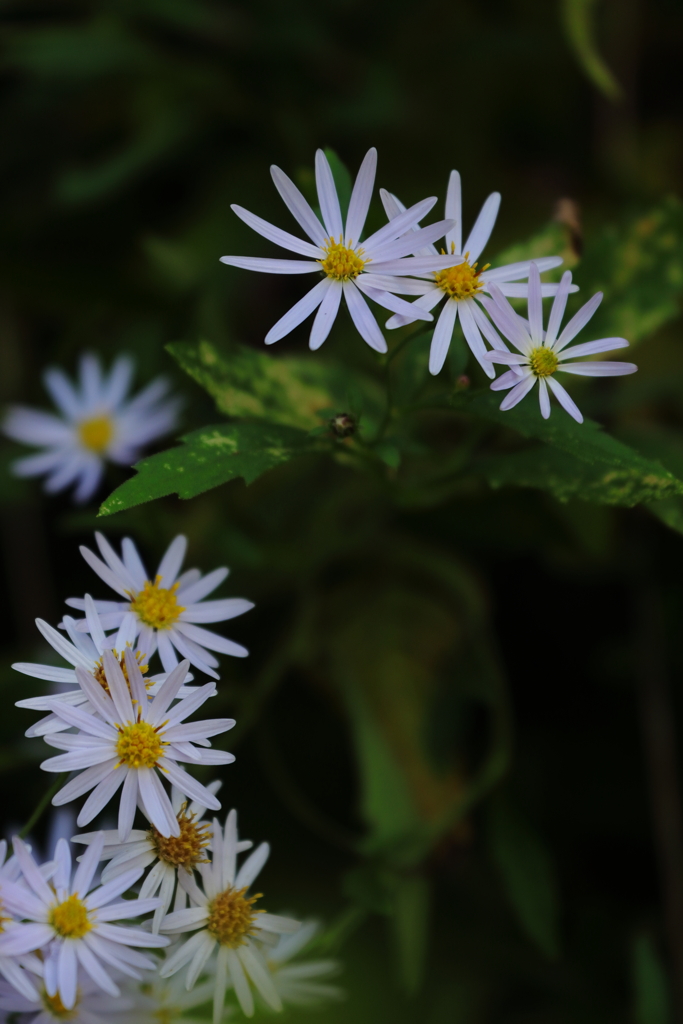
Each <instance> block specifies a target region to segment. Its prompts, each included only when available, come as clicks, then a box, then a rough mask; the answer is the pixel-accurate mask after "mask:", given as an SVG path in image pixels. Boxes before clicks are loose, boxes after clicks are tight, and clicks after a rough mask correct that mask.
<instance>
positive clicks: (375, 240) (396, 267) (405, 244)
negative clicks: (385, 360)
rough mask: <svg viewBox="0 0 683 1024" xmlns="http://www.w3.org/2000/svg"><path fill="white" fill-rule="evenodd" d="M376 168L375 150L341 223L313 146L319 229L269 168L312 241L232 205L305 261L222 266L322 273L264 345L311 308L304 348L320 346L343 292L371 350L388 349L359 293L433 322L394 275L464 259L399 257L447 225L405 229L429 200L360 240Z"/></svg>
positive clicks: (233, 259) (326, 171) (330, 182)
mask: <svg viewBox="0 0 683 1024" xmlns="http://www.w3.org/2000/svg"><path fill="white" fill-rule="evenodd" d="M376 167H377V150H376V149H370V150H368V152H367V154H366V156H365V159H364V160H363V163H362V164H361V166H360V170H359V171H358V176H357V177H356V182H355V185H354V187H353V192H352V194H351V201H350V203H349V211H348V214H347V217H346V224H344V223H343V221H342V214H341V208H340V206H339V199H338V197H337V188H336V185H335V183H334V178H333V176H332V170H331V168H330V165H329V162H328V160H327V157H326V156H325V154H324V153H323V151H322V150H320V149H319V150H318V151H317V153H316V154H315V180H316V187H317V191H318V202H319V203H320V210H321V212H322V219H323V223H324V226H323V224H321V223H320V220H319V219H318V217H317V216H316V214H315V213H314V212H313V210H312V209H311V207H310V206H309V204H308V203H307V202H306V200H305V199H304V197H303V195H302V194H301V192H300V191H299V189H298V188H297V187H296V185H295V184H294V183H293V182H292V181H291V180H290V179H289V178H288V177H287V175H286V174H285V173H284V172H283V171H281V170H280V168H279V167H274V166H273V167H271V169H270V172H271V175H272V177H273V181H274V183H275V187H276V189H277V190H278V192H279V193H280V196H281V197H282V199H283V200H284V203H285V205H286V206H287V208H288V209H289V211H290V213H291V214H292V216H293V217H294V219H295V220H296V221H297V222H298V224H299V225H300V226H301V227H302V228H303V229H304V231H305V232H306V234H307V235H308V237H309V238H310V239H311V241H310V242H307V241H304V240H303V239H301V238H297V237H296V235H290V233H289V232H288V231H283V230H282V229H281V228H278V227H275V225H273V224H269V223H268V221H265V220H262V219H261V217H256V216H255V215H254V214H253V213H249V211H248V210H245V209H243V208H242V207H241V206H233V207H232V209H233V210H234V211H235V213H236V214H237V216H238V217H240V218H241V219H242V220H243V221H244V222H245V224H248V225H249V227H250V228H253V229H254V231H257V232H258V233H259V234H260V235H263V237H264V238H268V239H269V240H270V241H271V242H275V244H276V245H279V246H281V247H282V248H283V249H289V250H290V251H291V252H295V253H298V254H299V255H300V256H306V257H308V258H307V259H306V260H278V259H260V258H255V257H250V256H222V257H221V262H222V263H227V264H229V265H230V266H231V267H242V268H244V269H245V270H258V271H261V272H262V273H266V274H316V273H320V272H322V273H323V275H324V277H323V279H322V281H320V282H319V283H318V284H316V285H315V287H314V288H312V289H311V291H310V292H307V294H306V295H304V297H303V299H300V300H299V301H298V302H297V303H296V304H295V305H294V306H292V308H291V309H290V310H289V311H288V312H287V313H285V315H284V316H283V317H281V319H280V320H278V322H277V323H276V324H275V325H274V327H271V329H270V330H269V331H268V334H267V335H266V338H265V342H266V345H272V344H273V342H275V341H279V340H280V338H284V336H285V335H286V334H289V332H290V331H293V330H294V328H295V327H298V325H299V324H300V323H302V322H303V321H304V320H305V319H306V317H307V316H309V315H310V314H311V313H313V312H314V310H316V309H317V310H318V313H317V315H316V318H315V320H314V321H313V327H312V329H311V336H310V339H309V346H310V347H311V348H312V349H318V348H320V346H321V345H322V343H323V342H324V341H325V339H326V338H327V336H328V334H329V333H330V330H331V329H332V324H333V323H334V321H335V318H336V316H337V313H338V312H339V306H340V303H341V300H342V295H343V296H344V298H345V299H346V304H347V306H348V309H349V313H350V314H351V319H352V320H353V322H354V324H355V326H356V330H357V331H358V333H359V334H360V336H361V337H362V338H363V340H364V341H366V342H367V343H368V345H369V346H370V347H371V348H374V349H375V350H376V351H377V352H386V350H387V343H386V341H385V340H384V336H383V334H382V332H381V331H380V329H379V327H378V325H377V321H376V320H375V318H374V316H373V315H372V313H371V312H370V309H369V307H368V305H367V303H366V302H365V299H364V298H363V295H366V296H367V297H368V298H369V299H372V300H373V301H374V302H377V303H378V304H379V305H380V306H384V307H385V308H386V309H390V310H391V311H392V312H394V313H407V314H408V315H409V316H410V317H411V319H412V320H415V319H418V318H420V319H423V320H431V319H432V316H431V314H430V313H428V312H427V311H426V310H421V309H417V310H416V309H415V308H414V307H413V306H411V305H410V303H408V302H406V301H405V300H404V299H400V298H398V297H397V296H396V295H393V294H391V293H392V292H395V291H405V290H406V289H405V287H404V286H403V285H402V282H401V280H400V278H401V277H402V276H404V275H407V274H417V273H425V272H427V271H432V270H443V269H444V268H446V267H451V266H454V265H455V264H457V263H461V262H462V258H461V257H460V256H455V257H453V256H446V257H445V256H436V255H429V256H423V257H418V258H409V259H405V258H404V257H406V256H407V255H408V253H410V252H412V251H413V250H414V249H415V248H416V247H419V246H420V245H427V244H428V243H429V242H434V241H436V239H437V238H440V237H441V236H442V235H443V233H444V231H445V230H447V229H448V228H450V227H451V225H450V224H449V223H448V222H447V221H439V222H438V223H437V224H430V225H429V227H426V228H420V229H419V230H418V231H417V232H416V233H412V232H411V233H410V234H406V232H410V230H411V228H413V227H414V226H415V225H416V224H417V223H418V222H419V221H420V220H422V218H423V217H425V216H426V215H427V213H429V211H430V210H431V208H432V206H433V205H434V203H435V202H436V199H435V198H431V199H423V200H422V202H420V203H416V204H415V206H411V208H410V209H409V210H406V211H405V212H403V213H402V214H401V216H400V217H396V218H395V220H392V221H391V222H390V223H389V224H385V225H384V227H382V228H380V229H379V231H375V232H374V234H372V235H370V237H369V238H366V239H365V241H363V242H362V243H361V234H362V232H363V227H364V225H365V220H366V217H367V214H368V209H369V206H370V200H371V199H372V189H373V186H374V182H375V170H376ZM311 243H313V244H311ZM413 294H416V293H413Z"/></svg>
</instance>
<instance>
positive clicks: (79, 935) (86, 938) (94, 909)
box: [0, 833, 168, 1010]
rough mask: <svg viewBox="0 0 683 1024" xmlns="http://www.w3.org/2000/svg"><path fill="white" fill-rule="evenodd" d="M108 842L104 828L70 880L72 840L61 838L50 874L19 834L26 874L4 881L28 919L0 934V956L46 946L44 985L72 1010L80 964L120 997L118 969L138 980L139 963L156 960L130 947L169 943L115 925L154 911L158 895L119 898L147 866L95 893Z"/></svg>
mask: <svg viewBox="0 0 683 1024" xmlns="http://www.w3.org/2000/svg"><path fill="white" fill-rule="evenodd" d="M103 844H104V836H103V835H102V833H100V835H99V837H98V839H97V840H96V841H95V842H94V843H93V844H92V845H91V846H90V847H89V849H88V850H87V851H86V853H85V855H84V856H83V859H82V861H81V863H80V864H79V866H78V868H77V869H76V872H75V874H74V875H73V878H72V874H71V853H70V852H69V846H68V843H67V842H66V840H64V839H60V840H59V842H58V844H57V850H56V852H55V861H54V865H53V868H54V869H53V871H52V872H51V874H50V876H49V878H48V879H46V878H45V876H44V874H43V872H42V871H41V870H40V868H39V867H38V865H37V864H36V862H35V860H34V859H33V857H32V856H31V853H30V850H29V848H28V846H26V844H25V843H23V842H22V840H21V839H18V838H15V840H14V853H15V855H16V858H17V860H18V861H19V867H20V869H21V876H22V878H21V881H14V882H10V881H7V882H3V883H2V899H3V902H4V903H5V905H6V906H7V907H9V909H10V910H11V911H12V913H13V914H15V915H16V916H17V917H21V918H22V919H23V920H24V922H25V923H21V924H17V925H16V926H15V927H14V928H12V929H11V930H9V931H7V932H4V933H3V934H2V935H0V957H1V956H6V955H8V954H9V955H10V956H12V955H14V956H18V955H21V954H23V953H30V952H32V951H33V950H37V949H39V950H41V952H42V957H43V980H44V985H45V991H46V992H47V995H48V996H49V997H50V998H51V999H55V997H58V998H59V1001H60V1003H61V1004H62V1006H63V1007H64V1008H65V1009H66V1010H71V1009H73V1007H74V1006H75V1005H76V999H77V976H78V966H79V964H80V966H81V967H82V968H83V969H84V971H85V973H86V974H87V975H88V976H89V978H90V979H91V980H92V981H93V982H94V983H95V984H96V985H97V986H98V987H99V988H101V989H102V990H103V991H104V992H108V993H109V995H110V996H118V995H119V987H118V985H117V984H116V982H115V981H114V979H113V977H112V973H111V968H112V967H114V968H115V969H117V970H119V971H122V972H123V973H124V974H128V975H132V976H133V977H136V978H139V977H140V974H139V973H138V970H137V968H143V969H153V968H154V967H155V966H156V964H155V962H154V961H153V960H150V959H149V958H148V957H145V956H143V955H142V954H141V953H138V952H137V951H136V950H134V949H131V947H132V946H144V947H147V948H155V947H156V948H159V947H161V946H165V945H168V942H167V941H165V940H164V938H163V937H162V936H159V935H151V934H150V933H149V932H145V931H143V930H142V928H131V927H129V926H121V925H113V924H110V922H111V921H120V920H128V919H131V918H136V917H140V916H141V915H142V914H149V913H150V912H151V911H152V910H155V909H156V907H157V902H158V901H157V900H139V899H137V900H123V901H119V902H116V903H115V902H113V901H114V900H118V898H119V897H120V896H121V894H122V893H124V892H125V891H126V890H127V889H129V888H130V887H131V885H133V884H134V883H135V882H136V881H137V880H138V878H139V877H140V874H141V871H140V870H139V869H137V868H136V869H135V870H133V871H127V872H126V873H125V874H123V875H119V877H118V878H116V879H114V881H112V882H109V883H108V884H107V885H101V886H99V887H98V888H96V889H93V890H92V891H90V889H91V886H92V883H93V878H94V876H95V872H96V870H97V865H98V863H99V860H100V855H101V852H102V846H103ZM22 883H23V884H22ZM105 964H106V965H107V966H106V967H105V966H104V965H105ZM54 1005H55V1007H56V1005H57V1004H56V1003H55V1004H54Z"/></svg>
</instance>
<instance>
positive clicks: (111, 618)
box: [66, 533, 254, 679]
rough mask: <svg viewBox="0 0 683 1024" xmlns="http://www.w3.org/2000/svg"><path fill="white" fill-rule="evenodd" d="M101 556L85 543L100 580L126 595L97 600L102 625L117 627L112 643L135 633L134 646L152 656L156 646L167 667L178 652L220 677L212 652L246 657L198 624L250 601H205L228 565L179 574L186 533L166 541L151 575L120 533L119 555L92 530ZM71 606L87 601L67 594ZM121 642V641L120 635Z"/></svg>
mask: <svg viewBox="0 0 683 1024" xmlns="http://www.w3.org/2000/svg"><path fill="white" fill-rule="evenodd" d="M95 539H96V540H97V546H98V547H99V549H100V554H101V555H102V558H103V559H104V561H102V559H100V558H98V557H97V555H95V554H93V552H92V551H90V550H89V548H86V547H82V548H81V554H82V555H83V557H84V558H85V560H86V562H87V563H88V565H89V566H90V568H91V569H94V571H95V572H96V573H97V575H98V576H99V577H100V579H102V580H104V582H105V583H106V584H107V585H108V586H110V587H111V588H112V590H115V591H116V592H117V594H120V595H121V597H123V598H125V600H124V601H95V608H96V609H97V611H98V613H99V615H100V621H101V623H102V626H103V627H104V629H107V630H109V629H118V631H119V633H118V637H117V639H116V641H115V644H114V646H115V647H116V649H117V650H119V651H120V650H123V649H124V647H125V645H126V643H132V642H133V641H132V640H131V639H130V637H131V636H132V637H133V638H135V637H138V641H137V643H138V649H139V650H141V651H144V654H145V657H146V658H151V657H152V655H153V654H154V653H155V652H156V650H157V647H158V649H159V657H160V658H161V664H162V665H163V666H164V669H165V671H166V672H170V671H171V669H173V668H175V666H176V665H177V664H178V657H177V654H176V651H177V652H178V653H179V654H180V656H181V657H182V658H187V660H188V661H189V662H190V664H191V665H194V666H195V667H196V668H198V669H200V670H201V671H202V672H205V673H206V675H207V676H212V677H213V678H214V679H218V678H219V676H218V673H217V672H216V671H215V668H216V666H217V665H218V661H217V659H216V658H214V656H213V655H212V654H211V653H210V652H211V651H218V652H219V653H221V654H231V655H232V656H233V657H234V658H245V657H246V656H247V655H248V653H249V652H248V651H247V649H246V647H242V645H241V644H236V643H235V642H234V641H232V640H227V639H226V638H225V637H222V636H218V634H217V633H212V632H211V631H210V630H208V629H202V627H201V626H199V625H198V623H200V622H225V621H226V620H227V619H234V618H236V617H237V616H238V615H243V614H244V613H245V612H248V611H249V609H250V608H253V607H254V605H253V603H252V602H251V601H247V600H245V599H244V598H241V597H226V598H222V599H221V600H218V601H204V598H205V597H207V596H208V595H209V594H210V593H212V591H214V590H215V589H216V587H218V586H219V585H220V584H221V583H222V582H223V580H224V579H225V578H226V576H227V575H228V569H225V568H222V569H214V571H213V572H210V573H209V574H208V575H207V576H203V577H202V575H201V573H200V572H199V570H198V569H188V570H187V571H186V572H184V573H183V574H182V575H181V576H179V575H178V574H179V572H180V567H181V565H182V564H183V559H184V558H185V551H186V550H187V538H186V537H183V536H182V535H179V536H177V537H176V538H175V540H174V541H172V543H171V544H170V545H169V547H168V550H167V551H166V554H165V555H164V557H163V558H162V559H161V562H160V563H159V568H158V570H157V573H156V576H155V577H154V579H153V580H152V579H151V578H150V577H149V576H148V574H147V571H146V569H145V567H144V565H143V564H142V559H141V558H140V555H139V554H138V551H137V548H136V547H135V544H134V543H133V541H132V540H131V539H130V538H129V537H124V538H123V542H122V544H121V554H122V558H119V556H118V555H117V554H116V552H115V551H114V549H113V548H112V546H111V544H110V543H109V542H108V541H107V540H106V538H105V537H103V536H102V534H101V533H96V534H95ZM66 603H67V604H68V605H69V606H70V607H71V608H78V609H79V610H80V611H83V610H84V609H85V600H84V598H80V597H70V598H69V599H68V600H67V602H66ZM77 626H78V629H79V630H83V631H85V632H88V631H89V625H88V621H87V620H86V619H80V620H78V623H77ZM121 638H122V639H123V640H124V641H125V642H122V639H121Z"/></svg>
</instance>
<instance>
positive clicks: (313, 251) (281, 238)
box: [230, 203, 321, 260]
mask: <svg viewBox="0 0 683 1024" xmlns="http://www.w3.org/2000/svg"><path fill="white" fill-rule="evenodd" d="M230 208H231V210H232V211H233V213H236V214H237V216H238V217H239V218H240V220H243V221H244V223H245V224H248V225H249V227H250V228H252V229H253V230H254V231H258V233H259V235H263V237H264V238H267V239H268V240H269V241H270V242H275V244H276V245H279V246H281V247H282V248H283V249H289V250H290V251H291V252H297V253H299V255H300V256H310V257H312V258H313V259H314V260H319V259H320V256H321V253H320V247H319V246H316V245H311V243H310V242H304V241H303V239H301V238H297V237H296V235H290V233H289V231H283V230H282V228H278V227H276V226H275V225H274V224H271V223H269V221H267V220H263V218H262V217H257V216H256V214H255V213H250V212H249V210H245V209H244V207H242V206H237V205H236V204H234V203H233V204H232V206H231V207H230Z"/></svg>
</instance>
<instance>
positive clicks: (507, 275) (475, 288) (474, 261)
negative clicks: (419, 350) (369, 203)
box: [381, 171, 577, 377]
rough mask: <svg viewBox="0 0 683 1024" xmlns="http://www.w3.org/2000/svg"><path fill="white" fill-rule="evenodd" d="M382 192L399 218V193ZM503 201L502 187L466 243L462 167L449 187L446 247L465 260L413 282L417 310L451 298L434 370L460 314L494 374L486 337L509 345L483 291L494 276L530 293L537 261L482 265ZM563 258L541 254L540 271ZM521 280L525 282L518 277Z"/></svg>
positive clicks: (550, 287)
mask: <svg viewBox="0 0 683 1024" xmlns="http://www.w3.org/2000/svg"><path fill="white" fill-rule="evenodd" d="M381 196H382V202H383V203H384V209H385V210H386V213H387V216H388V217H390V218H394V217H398V216H401V215H402V211H403V209H404V206H403V204H402V203H401V202H400V201H399V200H398V199H397V198H396V196H394V195H391V194H390V193H389V192H386V191H384V189H382V191H381ZM499 207H500V192H492V193H491V195H490V196H489V197H488V199H487V200H486V202H485V203H484V205H483V206H482V208H481V210H480V211H479V216H478V217H477V219H476V221H475V222H474V227H473V228H472V230H471V231H470V233H469V235H468V236H467V241H466V242H465V244H464V245H463V244H462V204H461V190H460V175H459V174H458V172H457V171H451V176H450V179H449V182H448V191H447V192H446V217H448V218H449V219H451V220H452V222H453V227H452V228H450V229H449V230H448V231H447V232H446V248H447V250H448V252H450V253H459V254H462V257H463V262H461V263H459V264H458V265H457V266H454V267H450V268H447V269H444V270H439V271H437V272H436V273H434V274H430V275H429V277H428V278H427V279H426V280H424V281H423V282H420V283H418V282H410V289H411V292H412V294H413V295H420V298H419V299H417V300H416V301H415V302H414V303H413V310H414V311H415V313H416V312H417V310H418V309H420V310H425V309H426V310H430V309H433V308H434V306H436V304H437V303H438V302H440V300H441V299H443V298H444V297H445V299H446V302H445V304H444V307H443V309H442V310H441V314H440V316H439V319H438V321H437V324H436V327H435V328H434V336H433V338H432V346H431V349H430V352H429V372H430V373H434V374H436V373H439V372H440V370H441V369H442V368H443V364H444V363H445V361H446V356H447V355H448V349H449V346H450V344H451V338H452V337H453V330H454V328H455V323H456V320H457V317H458V314H459V315H460V326H461V327H462V333H463V335H464V336H465V341H466V342H467V344H468V345H469V347H470V349H471V351H472V352H473V354H474V356H475V357H476V359H477V361H478V362H479V363H480V365H481V366H482V367H483V369H484V371H485V372H486V374H487V375H488V376H489V377H493V376H494V375H495V371H494V369H493V367H492V366H491V364H490V363H489V362H487V361H486V359H485V353H486V345H485V344H484V338H485V339H486V340H487V341H488V343H489V344H490V345H492V346H493V348H496V349H502V350H503V351H507V346H506V345H505V344H504V342H503V341H502V340H501V339H500V337H499V336H498V334H497V333H496V331H495V329H494V328H493V326H492V325H491V324H490V323H489V321H488V319H487V318H486V316H485V315H484V313H483V312H482V310H481V309H480V307H479V305H478V303H479V302H480V301H481V297H482V294H483V293H485V292H487V291H490V288H489V285H490V284H491V283H492V282H495V283H496V285H497V286H498V287H499V288H500V290H501V291H502V292H503V294H504V295H511V296H518V297H524V298H526V296H527V294H528V285H527V283H526V280H525V279H526V278H527V277H528V275H529V267H530V266H531V263H530V261H529V260H525V261H524V262H522V263H508V265H507V266H505V267H495V268H494V269H489V266H490V265H489V264H488V263H487V264H485V265H484V266H483V267H481V268H480V267H479V264H478V261H479V257H480V255H481V253H482V251H483V249H484V247H485V245H486V243H487V242H488V240H489V238H490V237H491V232H492V231H493V228H494V225H495V223H496V217H497V216H498V208H499ZM413 251H414V252H416V253H417V252H418V251H419V253H420V254H421V255H422V254H424V255H429V254H430V253H431V254H435V253H436V249H435V248H434V246H433V245H432V246H429V247H428V248H424V249H420V250H418V249H417V248H416V249H414V250H413ZM561 263H562V257H561V256H547V257H544V258H543V259H539V260H536V265H537V267H538V269H539V270H540V271H544V270H551V269H552V268H553V267H559V266H560V264H561ZM519 281H522V282H523V283H522V284H518V283H516V282H519ZM542 288H543V294H544V295H555V294H556V292H557V288H558V285H556V284H544V285H543V286H542ZM571 290H572V291H576V290H577V288H576V286H575V285H573V286H572V289H571ZM415 318H416V317H415V315H414V314H413V315H410V314H405V315H404V314H397V315H395V316H392V317H391V318H390V319H389V320H388V321H387V327H388V328H389V329H392V328H394V327H403V326H404V325H405V324H409V323H412V321H413V320H414V319H415Z"/></svg>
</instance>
